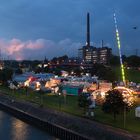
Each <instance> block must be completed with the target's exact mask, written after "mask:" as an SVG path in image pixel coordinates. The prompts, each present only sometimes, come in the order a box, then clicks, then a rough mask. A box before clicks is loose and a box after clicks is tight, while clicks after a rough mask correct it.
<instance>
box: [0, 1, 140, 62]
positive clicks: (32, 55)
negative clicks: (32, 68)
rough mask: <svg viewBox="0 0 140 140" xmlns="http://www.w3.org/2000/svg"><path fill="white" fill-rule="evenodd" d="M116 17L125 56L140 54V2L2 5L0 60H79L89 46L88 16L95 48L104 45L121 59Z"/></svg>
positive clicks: (5, 3) (4, 2) (56, 2)
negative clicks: (84, 48)
mask: <svg viewBox="0 0 140 140" xmlns="http://www.w3.org/2000/svg"><path fill="white" fill-rule="evenodd" d="M114 11H115V12H116V16H117V21H118V28H119V32H120V40H121V47H122V48H121V49H122V52H123V54H125V55H132V54H136V50H137V51H138V54H140V49H139V47H140V39H139V38H140V0H0V48H1V54H2V56H3V57H5V58H6V59H7V58H9V59H17V60H21V59H32V60H33V59H44V58H45V56H46V57H47V58H49V59H50V58H52V57H55V56H62V55H65V54H67V55H68V56H77V55H78V51H77V50H78V48H81V47H82V46H83V45H85V43H86V15H87V12H89V13H90V21H91V44H92V45H93V46H95V47H101V40H104V43H105V45H107V46H109V47H111V48H112V49H113V53H114V54H118V49H117V46H116V38H115V26H114V20H113V13H114ZM135 26H136V27H137V28H136V29H133V27H135Z"/></svg>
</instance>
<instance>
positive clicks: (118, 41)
mask: <svg viewBox="0 0 140 140" xmlns="http://www.w3.org/2000/svg"><path fill="white" fill-rule="evenodd" d="M114 22H115V29H116V40H117V45H118V49H119V55H120V64H121V74H122V80H123V82H124V84H125V82H126V80H125V72H124V65H123V62H122V53H121V43H120V36H119V31H118V26H117V19H116V14H115V13H114Z"/></svg>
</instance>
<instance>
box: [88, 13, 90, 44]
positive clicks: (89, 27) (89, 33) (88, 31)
mask: <svg viewBox="0 0 140 140" xmlns="http://www.w3.org/2000/svg"><path fill="white" fill-rule="evenodd" d="M87 47H90V16H89V13H87Z"/></svg>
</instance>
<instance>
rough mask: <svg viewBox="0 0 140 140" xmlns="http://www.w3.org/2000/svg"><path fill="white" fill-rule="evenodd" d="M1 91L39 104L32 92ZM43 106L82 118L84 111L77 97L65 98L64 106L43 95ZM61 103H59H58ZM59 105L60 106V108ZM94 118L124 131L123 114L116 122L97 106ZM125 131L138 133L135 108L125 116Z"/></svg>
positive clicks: (139, 122)
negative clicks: (79, 105)
mask: <svg viewBox="0 0 140 140" xmlns="http://www.w3.org/2000/svg"><path fill="white" fill-rule="evenodd" d="M0 90H1V91H4V92H5V94H6V95H7V96H10V97H12V98H15V99H16V100H19V101H20V100H23V101H28V102H32V103H34V104H37V105H40V104H41V96H40V94H39V93H37V92H33V91H32V90H28V94H26V92H25V90H24V89H23V90H17V91H12V90H10V89H7V88H4V87H1V88H0ZM42 97H43V106H44V107H48V108H52V109H55V110H58V111H62V112H67V113H69V114H73V115H76V116H81V117H83V115H84V109H83V108H80V107H78V102H77V100H78V97H77V96H67V97H66V104H65V103H64V97H63V96H59V95H55V94H52V93H50V94H43V95H42ZM60 101H61V102H60ZM60 103H61V106H60ZM138 105H140V98H137V106H138ZM94 112H95V117H94V118H91V119H93V120H96V121H98V122H101V123H104V124H109V125H111V126H114V127H117V128H122V129H124V125H123V114H121V115H118V116H117V120H116V121H114V119H113V115H110V114H105V113H104V112H103V111H102V109H101V106H97V107H96V108H95V110H94ZM125 129H126V130H128V131H130V132H136V133H140V118H135V107H133V108H132V109H131V111H130V112H128V113H127V115H126V127H125Z"/></svg>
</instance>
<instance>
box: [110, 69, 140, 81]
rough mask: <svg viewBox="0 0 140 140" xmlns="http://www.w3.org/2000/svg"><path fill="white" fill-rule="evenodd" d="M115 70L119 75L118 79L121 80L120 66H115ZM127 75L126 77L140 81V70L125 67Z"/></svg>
mask: <svg viewBox="0 0 140 140" xmlns="http://www.w3.org/2000/svg"><path fill="white" fill-rule="evenodd" d="M113 70H114V71H115V73H116V75H117V77H118V80H120V79H121V70H120V67H113ZM125 76H126V79H127V80H129V81H133V82H137V83H140V70H135V69H125Z"/></svg>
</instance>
